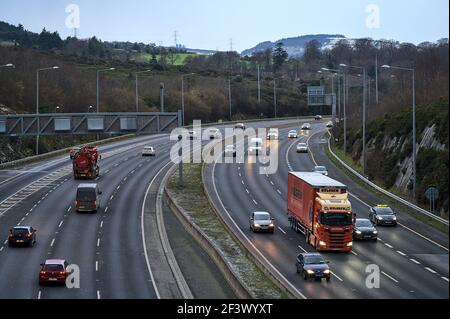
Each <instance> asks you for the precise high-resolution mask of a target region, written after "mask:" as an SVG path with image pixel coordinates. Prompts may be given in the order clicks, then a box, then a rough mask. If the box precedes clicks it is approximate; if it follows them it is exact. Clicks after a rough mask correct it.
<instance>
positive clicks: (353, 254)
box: [350, 250, 358, 256]
mask: <svg viewBox="0 0 450 319" xmlns="http://www.w3.org/2000/svg"><path fill="white" fill-rule="evenodd" d="M350 252H351V253H352V254H353V255H355V256H358V254H357V253H355V252H354V251H353V250H350Z"/></svg>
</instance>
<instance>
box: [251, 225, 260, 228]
mask: <svg viewBox="0 0 450 319" xmlns="http://www.w3.org/2000/svg"><path fill="white" fill-rule="evenodd" d="M253 226H254V227H256V228H259V227H261V225H260V224H253Z"/></svg>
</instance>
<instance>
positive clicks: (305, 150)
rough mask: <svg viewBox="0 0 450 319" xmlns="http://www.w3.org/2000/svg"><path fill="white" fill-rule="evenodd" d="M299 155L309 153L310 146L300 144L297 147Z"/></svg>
mask: <svg viewBox="0 0 450 319" xmlns="http://www.w3.org/2000/svg"><path fill="white" fill-rule="evenodd" d="M297 153H308V144H306V143H298V145H297Z"/></svg>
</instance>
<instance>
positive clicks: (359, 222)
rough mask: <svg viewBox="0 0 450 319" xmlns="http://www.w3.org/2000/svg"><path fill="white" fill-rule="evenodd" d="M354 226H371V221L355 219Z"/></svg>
mask: <svg viewBox="0 0 450 319" xmlns="http://www.w3.org/2000/svg"><path fill="white" fill-rule="evenodd" d="M355 226H356V227H372V226H373V225H372V223H371V222H370V221H369V220H357V221H356V223H355Z"/></svg>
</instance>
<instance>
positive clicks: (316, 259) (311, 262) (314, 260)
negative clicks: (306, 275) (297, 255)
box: [305, 256, 325, 265]
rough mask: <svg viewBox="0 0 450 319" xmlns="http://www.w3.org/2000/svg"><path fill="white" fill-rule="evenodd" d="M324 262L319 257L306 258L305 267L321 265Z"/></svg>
mask: <svg viewBox="0 0 450 319" xmlns="http://www.w3.org/2000/svg"><path fill="white" fill-rule="evenodd" d="M323 264H325V260H323V258H322V257H321V256H306V257H305V265H323Z"/></svg>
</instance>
